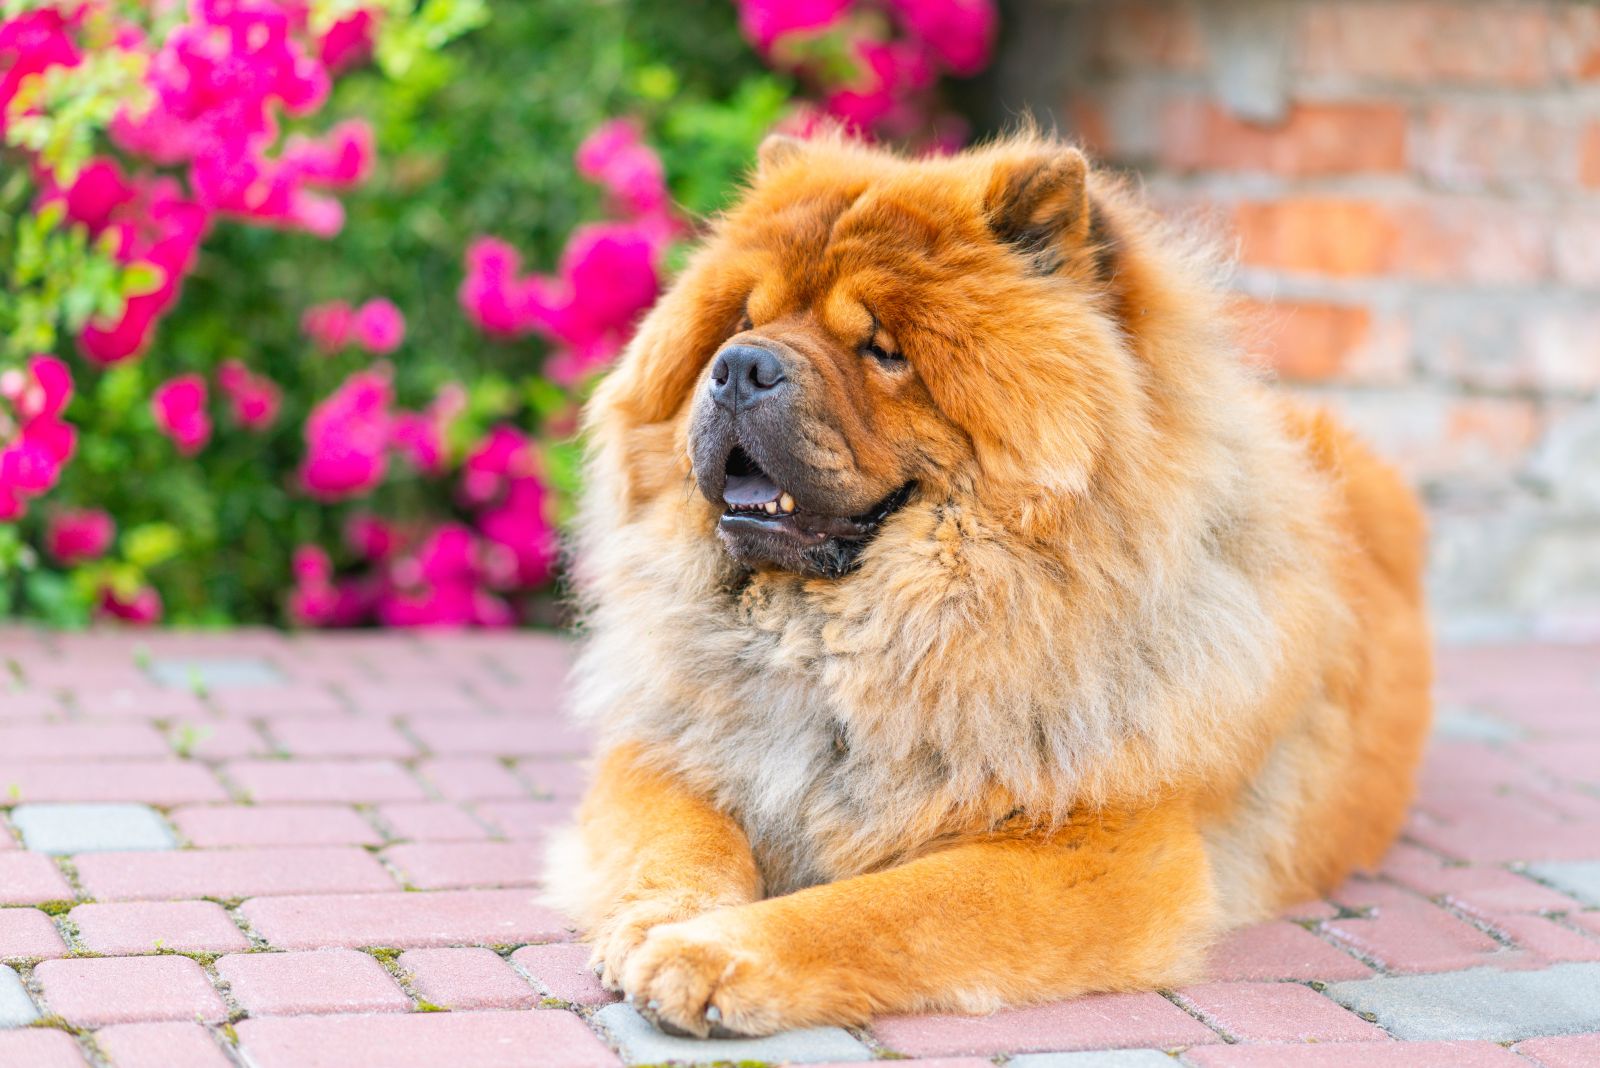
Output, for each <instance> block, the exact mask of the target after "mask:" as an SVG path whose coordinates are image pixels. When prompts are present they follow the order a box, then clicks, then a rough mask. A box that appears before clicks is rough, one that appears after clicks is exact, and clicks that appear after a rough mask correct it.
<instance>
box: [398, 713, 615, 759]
mask: <svg viewBox="0 0 1600 1068" xmlns="http://www.w3.org/2000/svg"><path fill="white" fill-rule="evenodd" d="M411 733H413V734H415V735H416V736H417V738H418V739H419V740H420V741H421V742H422V744H423V745H425V746H427V747H428V749H430V750H431V751H433V752H434V753H437V754H439V755H440V756H582V755H584V754H585V753H588V752H589V751H590V750H591V749H593V748H594V737H593V735H592V733H591V732H589V731H585V730H580V729H578V728H576V727H574V726H573V725H572V724H570V723H568V722H567V721H566V720H564V719H561V718H558V717H555V716H539V717H531V716H504V715H500V716H453V717H451V718H449V719H444V718H437V719H435V718H429V719H419V720H417V721H416V722H414V723H412V724H411Z"/></svg>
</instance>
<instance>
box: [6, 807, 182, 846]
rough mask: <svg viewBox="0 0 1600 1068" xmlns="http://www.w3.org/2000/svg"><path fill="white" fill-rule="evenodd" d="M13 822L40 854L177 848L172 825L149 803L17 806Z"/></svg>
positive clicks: (28, 844) (29, 844)
mask: <svg viewBox="0 0 1600 1068" xmlns="http://www.w3.org/2000/svg"><path fill="white" fill-rule="evenodd" d="M11 822H12V823H13V824H15V825H16V828H17V830H18V831H20V832H21V834H22V841H23V844H24V845H26V846H27V847H28V848H29V849H31V850H33V851H34V852H36V853H54V854H56V855H58V856H59V855H66V854H69V853H105V852H110V851H121V850H131V849H139V850H146V849H176V848H178V842H177V839H176V838H174V837H173V835H172V828H171V827H168V826H167V821H166V820H164V819H162V818H161V813H159V812H157V811H156V810H155V809H153V808H151V807H150V806H149V805H133V804H116V805H72V804H51V805H18V806H17V807H16V808H14V809H12V810H11Z"/></svg>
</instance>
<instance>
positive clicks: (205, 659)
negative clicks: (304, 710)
mask: <svg viewBox="0 0 1600 1068" xmlns="http://www.w3.org/2000/svg"><path fill="white" fill-rule="evenodd" d="M145 672H146V673H147V674H148V675H149V676H150V677H151V678H152V679H154V680H155V681H156V682H158V683H160V684H161V685H163V686H172V687H175V688H177V689H182V690H193V689H196V688H199V689H202V690H205V691H207V692H210V691H211V690H229V689H237V688H241V687H254V686H276V685H278V684H280V683H282V682H285V681H286V679H285V678H284V674H283V672H281V671H279V670H278V667H277V665H275V664H273V663H272V661H270V660H265V659H262V658H260V657H253V656H184V657H155V658H152V659H151V660H150V662H149V663H147V664H146V665H145Z"/></svg>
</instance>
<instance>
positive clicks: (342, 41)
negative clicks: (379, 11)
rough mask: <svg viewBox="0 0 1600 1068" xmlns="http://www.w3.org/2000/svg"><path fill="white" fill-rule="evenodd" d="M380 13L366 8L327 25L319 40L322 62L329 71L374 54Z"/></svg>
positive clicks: (360, 61)
mask: <svg viewBox="0 0 1600 1068" xmlns="http://www.w3.org/2000/svg"><path fill="white" fill-rule="evenodd" d="M376 36H377V16H376V15H374V14H373V12H371V11H368V10H367V9H365V8H363V9H361V10H359V11H357V12H355V13H354V14H352V15H347V16H345V17H344V18H342V19H340V20H339V21H338V22H335V23H334V24H333V25H332V26H330V27H328V32H327V33H325V34H323V35H322V40H321V41H319V42H317V45H318V53H319V56H320V58H321V60H322V65H323V66H324V67H327V68H328V69H329V70H330V71H342V70H345V69H346V68H349V67H354V66H359V65H360V64H362V63H365V62H366V61H367V60H369V59H371V58H372V46H373V40H374V38H375V37H376Z"/></svg>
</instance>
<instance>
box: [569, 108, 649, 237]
mask: <svg viewBox="0 0 1600 1068" xmlns="http://www.w3.org/2000/svg"><path fill="white" fill-rule="evenodd" d="M575 159H576V162H577V165H578V173H579V174H581V175H583V176H584V177H585V178H587V179H589V180H590V181H591V182H595V183H597V184H598V185H599V186H600V187H601V188H602V189H604V190H605V191H606V193H607V194H609V196H610V198H611V201H612V204H613V205H614V206H615V208H616V209H617V210H619V211H620V212H621V213H622V214H624V215H657V214H661V213H664V212H665V211H666V210H667V199H668V196H667V182H666V176H665V171H664V169H663V168H662V166H661V158H660V157H659V156H657V155H656V154H655V152H654V151H652V150H651V149H650V147H649V146H648V145H646V144H645V143H644V142H643V141H642V140H641V139H640V137H639V127H638V125H637V124H636V123H633V122H630V121H628V120H627V119H613V120H612V121H611V122H607V123H604V124H602V125H601V126H600V127H598V128H597V129H596V130H595V131H594V132H593V133H591V134H590V135H589V136H588V137H586V138H584V141H583V144H581V145H579V146H578V152H577V156H576V157H575Z"/></svg>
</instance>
